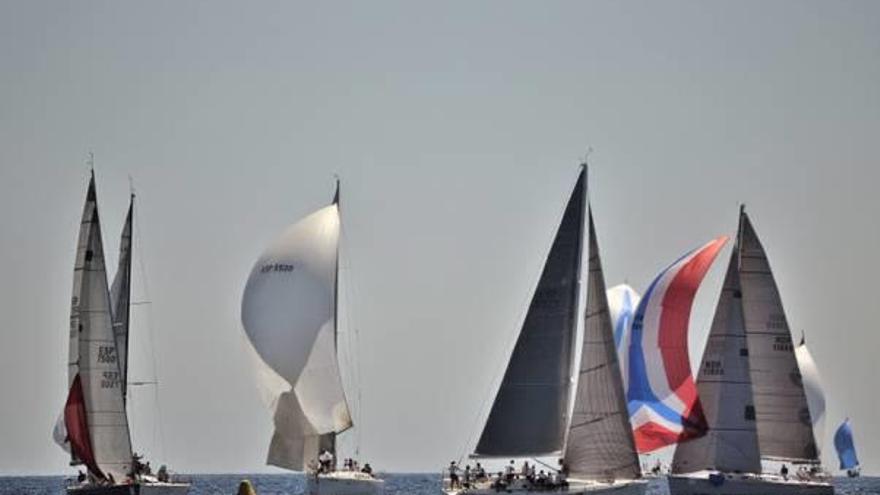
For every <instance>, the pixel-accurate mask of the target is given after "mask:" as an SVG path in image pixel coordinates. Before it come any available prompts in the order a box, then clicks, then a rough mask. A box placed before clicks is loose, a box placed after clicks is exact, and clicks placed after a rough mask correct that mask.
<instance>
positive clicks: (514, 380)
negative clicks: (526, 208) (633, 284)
mask: <svg viewBox="0 0 880 495" xmlns="http://www.w3.org/2000/svg"><path fill="white" fill-rule="evenodd" d="M586 182H587V176H586V169H585V168H582V169H581V172H580V175H579V177H578V179H577V182H576V184H575V187H574V190H573V191H572V193H571V197H570V198H569V200H568V203H567V206H566V208H565V212H564V214H563V217H562V221H561V223H560V225H559V228H558V230H557V232H556V237H555V239H554V241H553V245H552V247H551V248H550V253H549V255H548V256H547V260H546V262H545V264H544V269H543V272H542V274H541V278H540V280H539V281H538V285H537V287H536V288H535V292H534V295H533V296H532V301H531V304H530V305H529V309H528V313H527V314H526V317H525V321H524V323H523V326H522V329H521V330H520V334H519V337H518V339H517V342H516V346H515V347H514V350H513V354H512V356H511V358H510V361H509V362H508V365H507V370H506V371H505V373H504V378H503V379H502V382H501V385H500V388H499V390H498V393H497V395H496V397H495V402H494V403H493V405H492V410H491V412H490V413H489V418H488V420H487V421H486V424H485V426H484V428H483V433H482V435H481V437H480V440H479V442H478V443H477V448H476V454H477V455H483V456H526V455H542V454H551V453H557V452H559V451H560V450H561V449H562V447H563V443H564V438H565V430H566V426H567V424H568V421H567V416H568V407H569V404H570V401H569V392H570V391H569V388H570V382H571V367H572V361H573V359H572V348H573V347H574V337H575V332H576V330H577V326H578V324H577V318H578V311H577V309H578V303H579V301H578V298H579V295H580V289H579V287H580V284H579V280H578V278H579V276H580V272H581V254H582V250H583V246H582V244H583V228H584V216H585V215H584V213H585V209H586V187H587V184H586Z"/></svg>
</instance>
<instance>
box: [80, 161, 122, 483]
mask: <svg viewBox="0 0 880 495" xmlns="http://www.w3.org/2000/svg"><path fill="white" fill-rule="evenodd" d="M118 361H119V359H118V354H117V349H116V341H115V338H114V335H113V322H112V317H111V312H110V292H109V288H108V286H107V273H106V266H105V263H104V248H103V244H102V240H101V225H100V221H99V219H98V204H97V199H96V194H95V179H94V176H93V177H92V179H91V182H90V183H89V192H88V194H87V196H86V204H85V206H84V207H83V216H82V222H81V223H80V232H79V241H78V243H77V251H76V261H75V265H74V275H73V297H72V300H71V308H70V361H69V363H70V365H69V370H68V373H69V384H73V381H74V378H75V377H76V375H77V374H78V375H79V376H80V380H81V383H82V388H83V400H84V403H85V411H86V416H87V423H88V430H89V431H88V433H89V437H90V442H91V447H92V451H93V453H94V458H95V463H96V464H97V466H98V467H99V468H100V469H101V470H102V471H103V472H104V474H105V475H112V476H113V478H114V479H115V480H116V481H117V482H121V481H122V480H124V479H125V477H126V476H127V475H128V473H129V471H130V465H131V440H130V438H129V430H128V418H127V416H126V413H125V402H124V398H123V389H124V387H125V380H124V379H123V377H122V372H121V371H120V368H119V362H118Z"/></svg>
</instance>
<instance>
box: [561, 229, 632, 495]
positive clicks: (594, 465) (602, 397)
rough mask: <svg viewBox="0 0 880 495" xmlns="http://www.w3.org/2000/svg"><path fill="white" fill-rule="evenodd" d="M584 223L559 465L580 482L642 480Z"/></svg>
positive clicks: (597, 262)
mask: <svg viewBox="0 0 880 495" xmlns="http://www.w3.org/2000/svg"><path fill="white" fill-rule="evenodd" d="M589 222H590V257H589V265H588V267H589V273H588V275H587V304H586V314H585V317H584V334H583V335H584V338H583V345H582V347H581V349H582V352H581V361H580V368H579V378H578V384H577V389H576V391H575V396H574V408H573V410H572V417H571V424H570V426H569V430H568V439H567V441H566V448H565V456H564V462H565V464H566V466H567V467H568V469H569V471H570V472H571V475H572V476H574V477H576V478H579V479H594V480H613V479H618V480H620V479H636V478H639V477H640V476H641V469H640V467H639V456H638V454H637V453H636V446H635V441H634V440H633V433H632V428H631V426H630V422H629V413H628V412H627V406H626V397H625V396H624V392H623V380H622V379H621V376H620V365H619V364H618V362H617V350H616V349H615V346H614V333H613V332H614V331H613V327H612V325H611V315H610V313H609V311H608V298H607V296H606V294H605V276H604V274H603V272H602V260H601V259H600V257H599V244H598V242H597V240H596V230H595V227H594V225H593V215H592V212H590V214H589Z"/></svg>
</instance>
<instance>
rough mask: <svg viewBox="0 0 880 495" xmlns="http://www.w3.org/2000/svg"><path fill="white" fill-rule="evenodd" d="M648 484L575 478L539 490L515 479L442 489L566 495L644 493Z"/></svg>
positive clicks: (457, 494) (476, 494) (482, 494)
mask: <svg viewBox="0 0 880 495" xmlns="http://www.w3.org/2000/svg"><path fill="white" fill-rule="evenodd" d="M647 486H648V482H647V481H646V480H630V481H615V482H613V483H600V482H596V481H583V480H576V479H569V480H568V488H566V489H555V490H540V489H538V488H535V487H530V486H528V485H526V484H525V483H523V482H522V481H520V480H516V481H514V483H513V486H512V487H510V488H504V489H502V490H500V491H499V490H497V489H495V488H492V486H491V485H490V484H486V483H480V484H479V485H478V486H476V487H472V488H456V489H449V488H445V489H444V490H443V491H444V492H445V493H447V494H448V495H490V494H497V493H529V494H533V493H536V492H543V493H565V494H568V495H587V494H589V495H644V493H645V488H646V487H647Z"/></svg>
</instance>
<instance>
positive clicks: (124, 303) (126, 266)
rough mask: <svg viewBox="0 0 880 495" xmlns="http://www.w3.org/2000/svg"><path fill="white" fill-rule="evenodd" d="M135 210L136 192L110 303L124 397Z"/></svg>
mask: <svg viewBox="0 0 880 495" xmlns="http://www.w3.org/2000/svg"><path fill="white" fill-rule="evenodd" d="M133 212H134V194H132V195H131V203H130V204H129V206H128V215H126V217H125V225H124V226H123V227H122V235H121V237H120V241H119V266H118V267H117V269H116V276H115V277H114V278H113V284H112V285H111V286H110V305H111V308H112V310H113V337H114V339H115V340H116V355H117V356H118V358H119V370H120V372H121V373H122V383H123V387H122V397H123V399H125V397H126V396H127V392H128V387H127V386H125V384H127V383H128V328H129V316H130V313H131V311H130V306H129V303H130V301H131V258H132V242H131V232H132V213H133Z"/></svg>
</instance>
